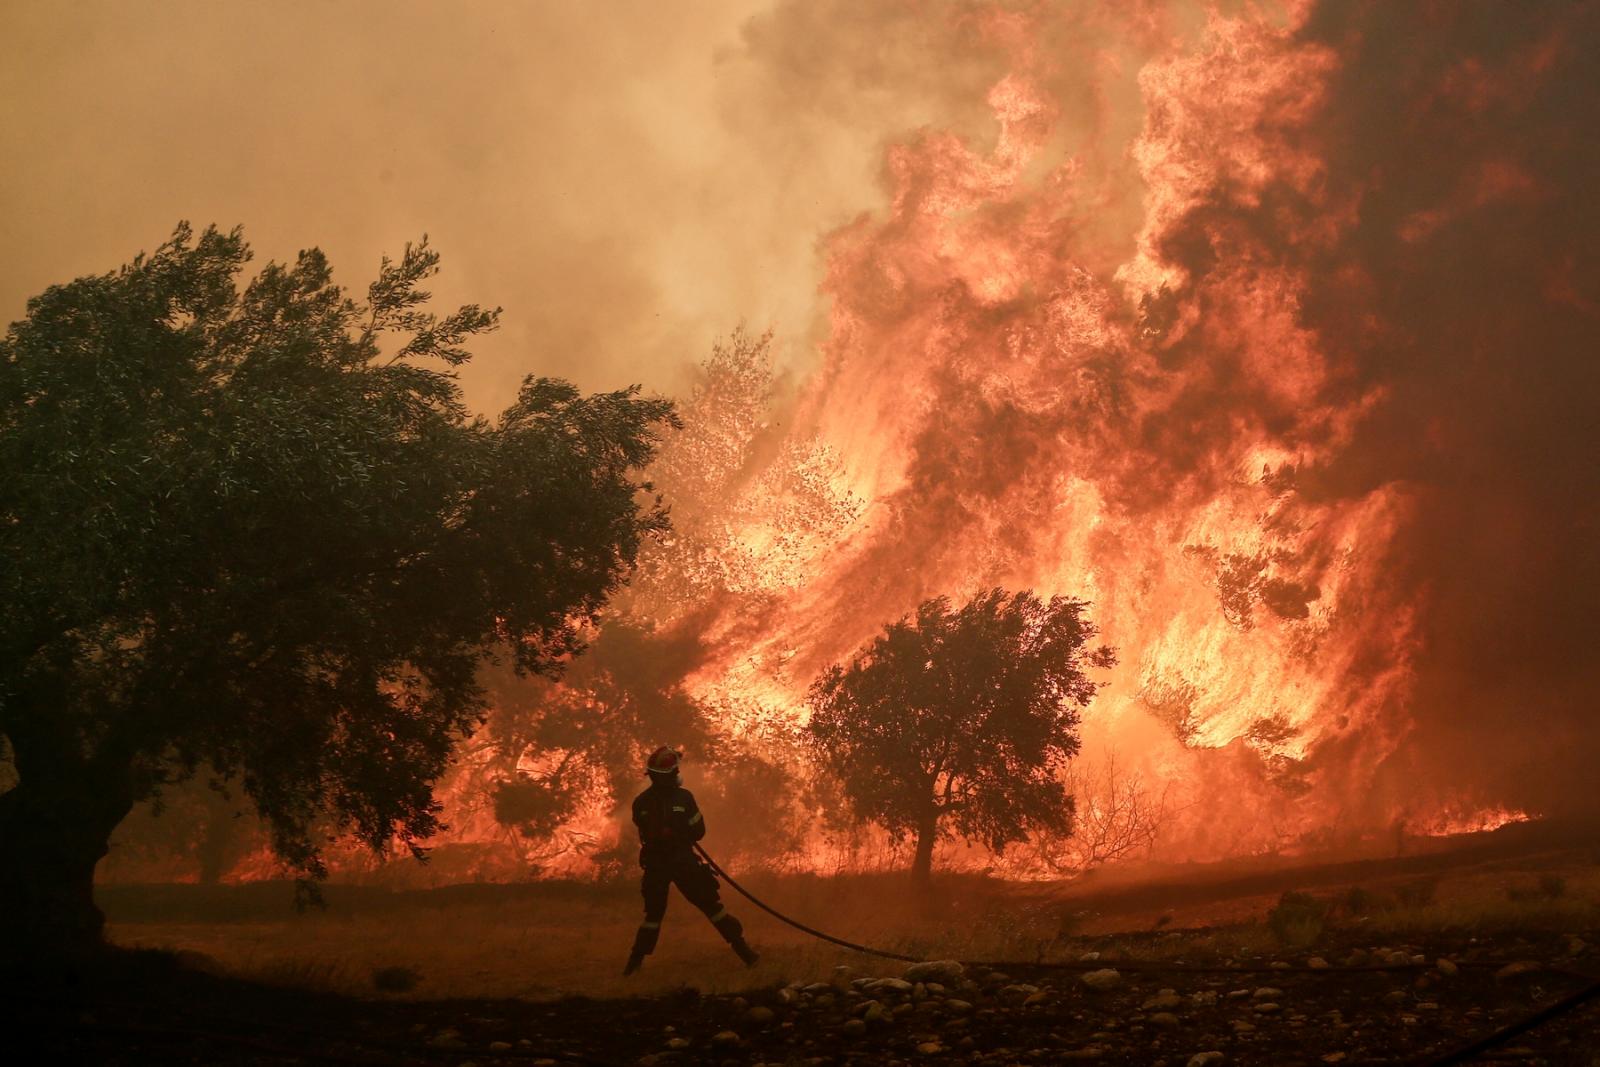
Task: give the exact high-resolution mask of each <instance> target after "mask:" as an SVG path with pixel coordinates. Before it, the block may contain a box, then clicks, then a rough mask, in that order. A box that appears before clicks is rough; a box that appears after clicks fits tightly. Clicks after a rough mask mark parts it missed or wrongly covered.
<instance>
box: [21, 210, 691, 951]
mask: <svg viewBox="0 0 1600 1067" xmlns="http://www.w3.org/2000/svg"><path fill="white" fill-rule="evenodd" d="M248 258H249V250H248V248H247V246H246V245H245V244H244V241H243V239H242V237H241V236H240V234H239V232H238V231H237V230H236V231H234V232H232V233H226V234H224V233H219V232H217V231H216V230H215V229H208V230H206V231H205V232H204V233H203V234H201V235H199V237H198V238H196V237H195V236H194V235H193V233H192V232H191V231H190V229H189V228H188V227H187V226H180V227H179V228H178V230H177V231H176V233H175V234H174V235H173V237H172V239H171V240H170V241H168V242H167V243H166V244H164V245H162V246H161V247H160V248H159V249H158V250H157V251H156V252H155V254H154V255H151V256H148V257H145V256H140V257H139V258H137V259H135V260H134V261H133V263H131V264H130V265H127V266H125V267H123V268H122V269H121V270H120V271H117V272H115V273H110V274H105V275H101V276H97V277H86V278H80V279H78V280H76V281H74V282H71V283H69V284H67V285H62V286H56V287H52V288H50V289H48V290H46V291H45V292H44V293H43V294H41V295H40V296H38V297H36V298H34V299H33V300H32V301H30V302H29V305H28V314H27V317H26V318H25V319H24V320H22V321H20V322H17V323H15V324H13V325H12V326H11V328H10V329H9V331H8V332H7V334H6V336H5V338H4V340H3V341H0V467H3V469H4V470H5V471H6V478H5V480H4V483H3V487H0V560H3V561H4V562H3V566H0V599H3V601H4V602H5V604H6V609H7V610H6V611H5V613H4V615H3V617H0V649H3V652H0V734H3V735H4V738H5V739H6V741H7V742H8V743H9V746H10V749H11V752H12V757H13V762H14V766H15V771H16V774H17V780H16V782H15V784H14V786H13V787H12V788H10V789H9V790H8V791H6V792H5V793H4V794H3V795H0V940H3V941H4V943H5V944H6V945H7V946H8V947H10V948H13V949H16V948H25V947H27V946H30V945H31V946H33V947H35V948H37V949H42V950H46V951H59V950H61V949H70V948H74V947H92V946H94V945H95V944H97V943H98V940H99V934H100V928H101V922H102V920H101V916H100V913H99V911H98V910H97V909H96V907H95V905H94V902H93V899H92V883H93V876H94V869H95V865H96V863H97V862H98V861H99V859H100V858H101V857H102V856H103V855H104V854H105V852H106V846H107V839H108V837H109V835H110V834H111V832H112V830H113V829H114V828H115V827H116V826H117V825H118V824H119V823H120V822H121V821H122V819H123V818H124V816H126V815H127V814H128V812H129V810H130V808H131V807H132V806H133V805H134V804H135V803H136V802H137V801H139V800H141V799H142V798H146V797H149V796H151V795H152V794H154V793H156V792H157V791H158V790H159V789H160V788H161V787H163V786H165V785H169V784H171V783H174V782H176V781H180V780H182V779H184V778H185V777H187V776H190V775H192V774H194V773H195V772H196V770H197V769H198V768H200V767H202V766H209V767H210V768H211V769H212V770H213V771H214V772H215V773H217V774H218V775H221V776H226V777H228V778H230V779H232V780H234V781H237V782H239V783H240V784H241V785H242V788H243V790H244V792H245V794H246V795H247V796H248V797H249V798H250V799H251V801H252V802H253V804H254V807H255V808H256V809H257V811H258V812H259V813H260V814H261V815H262V817H263V818H264V819H265V820H266V821H267V823H268V825H269V826H270V827H271V831H272V838H273V844H274V846H275V848H276V850H277V852H278V853H279V855H281V856H282V857H284V859H285V860H286V861H288V862H289V863H291V864H292V865H294V866H296V867H297V868H298V869H300V870H301V871H302V872H304V873H306V874H308V875H311V876H315V875H318V874H320V873H321V872H322V869H323V868H322V862H321V859H320V851H319V840H320V839H321V837H322V836H323V835H324V834H325V833H328V832H334V831H345V832H349V833H352V834H353V835H354V836H355V837H357V838H358V839H359V840H361V841H362V842H364V843H365V844H367V845H368V846H370V847H372V848H374V849H383V848H385V847H387V846H389V845H390V844H391V843H399V844H404V845H406V846H409V847H410V848H411V849H412V851H413V852H420V845H419V842H420V841H422V840H423V839H425V838H427V837H428V836H429V835H430V834H431V833H433V832H434V831H435V829H437V826H438V819H437V811H438V805H437V803H436V802H435V800H434V798H433V794H432V784H433V782H434V780H435V779H436V778H437V776H438V775H439V774H440V772H441V771H442V769H443V768H444V766H445V764H446V761H447V759H448V758H449V755H450V751H451V747H452V745H453V743H454V742H455V740H456V739H457V738H459V737H460V736H461V735H462V734H463V733H465V732H467V731H468V730H470V729H471V728H472V727H473V726H474V725H475V724H476V723H477V722H479V721H480V719H481V715H482V708H483V701H482V694H481V691H480V684H479V681H478V675H477V670H478V666H479V664H480V662H481V661H482V660H483V659H484V658H485V657H486V656H490V655H492V654H500V655H502V656H503V658H504V659H506V660H507V661H509V662H510V663H512V664H514V666H515V668H516V669H517V670H520V671H523V672H532V673H537V674H546V675H549V674H553V673H556V672H558V671H559V669H560V666H561V664H562V663H563V661H564V660H565V659H566V658H568V657H569V656H571V655H572V654H574V653H576V652H577V651H579V650H580V649H581V647H582V638H581V633H582V631H583V628H584V627H585V626H587V625H588V624H589V623H591V622H592V620H593V617H594V616H595V614H596V613H597V611H598V610H599V608H600V607H601V605H602V604H603V603H604V602H605V601H606V599H607V598H608V597H609V596H610V595H611V593H612V592H613V591H614V590H615V589H616V588H617V587H618V585H619V584H620V583H621V582H622V580H623V579H624V578H625V576H626V575H627V573H628V572H629V569H630V568H631V567H632V565H633V562H634V560H635V558H636V556H637V554H638V551H639V548H640V544H641V541H642V540H643V539H645V538H646V537H647V536H649V535H651V534H653V533H655V532H657V531H660V530H662V529H664V527H665V522H666V520H665V516H664V514H663V511H662V509H661V507H660V505H659V504H658V503H645V504H643V505H641V503H640V495H639V494H640V490H641V489H644V488H646V486H645V485H643V484H642V483H641V482H640V480H639V479H638V477H637V476H636V475H637V472H638V471H639V470H640V469H641V468H643V467H644V466H645V465H646V464H647V463H648V462H649V461H650V459H651V457H652V454H653V452H654V449H655V445H656V442H657V437H658V432H659V430H660V428H661V427H662V426H663V425H664V424H667V423H671V422H672V421H673V418H674V417H673V415H672V409H671V406H670V405H669V404H668V403H666V402H665V401H659V400H646V399H642V398H640V397H639V396H638V395H637V393H636V390H631V389H630V390H625V391H621V392H616V393H609V394H603V395H596V396H589V397H584V396H581V395H580V394H579V393H578V392H577V390H576V389H574V388H573V387H572V386H571V385H568V384H567V383H565V382H559V381H552V380H548V379H533V378H529V379H528V380H526V381H525V382H524V383H523V385H522V388H521V391H520V393H519V395H518V397H517V399H516V402H515V403H514V404H512V405H511V406H510V407H509V408H507V409H506V411H505V412H504V413H503V414H502V415H501V416H500V418H499V419H498V420H497V421H495V422H492V423H491V422H489V421H487V420H484V419H481V418H476V417H473V416H471V415H469V413H468V412H467V410H466V408H465V406H464V405H463V403H462V400H461V395H460V390H459V388H458V386H457V384H456V381H455V377H454V374H453V373H452V368H454V367H456V366H458V365H460V364H462V363H464V362H465V361H466V360H467V359H468V358H469V356H468V353H467V351H466V350H465V348H464V347H463V345H464V344H465V343H466V342H467V341H468V340H469V339H470V338H471V337H472V336H473V335H475V334H478V333H481V332H483V331H485V330H488V329H491V328H492V327H493V326H494V324H495V321H496V317H497V314H498V313H497V311H489V310H485V309H482V308H479V307H476V306H470V305H469V306H467V307H463V308H461V309H459V310H458V311H456V312H454V313H452V314H449V315H447V316H444V317H438V316H435V315H433V314H431V313H429V312H428V311H427V310H426V307H427V301H428V299H429V294H428V293H426V292H425V291H423V290H422V288H421V285H422V284H423V283H424V282H425V281H426V279H427V278H428V277H429V276H431V275H432V274H433V273H435V271H436V270H437V260H438V257H437V255H436V254H435V253H434V252H432V251H431V250H429V249H428V247H427V243H426V240H424V241H423V242H422V243H421V244H419V245H416V246H410V245H408V246H407V248H406V251H405V255H404V256H403V257H402V258H401V260H400V262H398V263H393V262H390V261H388V260H385V261H384V263H383V265H382V268H381V270H380V272H379V276H378V279H377V281H375V282H374V283H373V284H372V286H371V287H370V288H369V289H368V291H367V299H366V301H365V302H364V303H358V302H356V301H355V300H352V299H351V298H349V297H348V296H346V294H345V293H344V291H343V290H342V289H341V288H340V287H338V286H336V285H334V284H333V282H332V281H331V274H330V270H329V267H328V264H327V262H326V260H325V259H324V257H323V256H322V254H321V253H320V252H318V251H316V250H311V251H307V252H302V253H301V254H300V256H299V257H298V259H297V261H296V262H295V263H294V264H293V265H292V266H283V265H278V264H268V265H267V267H266V268H265V269H263V270H262V271H261V272H260V273H259V274H258V275H257V276H256V277H255V278H254V279H253V280H252V281H250V283H249V284H248V285H247V286H246V287H245V288H244V289H243V290H242V291H240V290H239V288H238V287H237V285H236V277H237V275H238V273H239V271H240V269H241V268H242V266H243V264H244V263H245V262H246V260H247V259H248Z"/></svg>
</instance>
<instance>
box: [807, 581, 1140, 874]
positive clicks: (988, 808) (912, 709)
mask: <svg viewBox="0 0 1600 1067" xmlns="http://www.w3.org/2000/svg"><path fill="white" fill-rule="evenodd" d="M1087 607H1088V605H1087V604H1086V603H1085V602H1083V601H1081V600H1073V599H1069V598H1066V597H1059V596H1058V597H1052V598H1051V599H1050V600H1049V601H1042V600H1040V599H1039V598H1038V597H1037V596H1035V595H1034V594H1033V593H1031V592H1026V591H1024V592H1019V593H1008V592H1006V591H1005V590H1003V589H991V590H988V591H986V592H984V593H981V594H979V595H978V596H976V597H974V598H973V599H972V600H971V601H969V602H968V603H966V604H965V605H963V606H962V607H960V608H956V609H952V607H951V605H950V601H949V600H948V599H946V598H945V597H935V598H933V599H931V600H925V601H923V602H922V603H921V604H920V605H919V606H918V607H917V610H916V613H915V615H913V616H908V617H906V618H903V619H901V620H899V621H898V622H894V623H891V624H889V625H888V626H886V627H885V628H884V631H883V633H882V634H880V635H879V636H878V637H876V638H875V639H874V640H873V641H872V643H871V644H869V645H867V646H866V647H865V648H863V649H862V650H861V651H860V652H858V653H857V654H856V656H855V657H854V658H853V659H852V660H851V661H850V662H849V663H848V664H845V665H842V666H834V667H831V668H829V669H828V670H827V671H825V672H823V674H822V675H821V677H819V678H818V679H817V680H816V681H815V683H813V685H812V686H811V691H810V706H811V719H810V721H809V723H808V724H807V726H806V730H805V736H806V740H807V742H808V744H809V745H810V747H811V749H812V750H813V753H814V754H815V755H816V757H817V758H818V759H819V761H820V762H821V763H822V764H823V766H825V767H826V768H828V769H829V770H830V771H831V772H832V773H834V774H836V775H837V776H838V777H839V779H840V781H841V783H842V784H843V788H844V793H845V796H846V798H847V800H848V802H849V804H850V805H851V807H852V809H853V811H854V813H855V815H856V816H857V817H858V818H860V819H862V820H865V821H871V822H875V823H878V824H880V825H882V826H883V827H884V828H885V829H887V830H888V831H889V833H890V834H891V835H892V836H893V837H895V838H896V839H903V838H905V837H906V836H908V835H911V836H915V838H916V841H917V852H916V860H915V863H914V865H913V868H912V870H913V875H914V877H915V878H916V879H917V880H918V881H919V882H926V880H927V878H928V876H929V873H930V871H931V867H932V858H933V847H934V844H935V842H936V841H937V840H938V838H939V837H940V836H945V835H951V834H953V835H955V836H958V837H961V838H963V839H965V840H968V841H976V842H979V843H981V844H983V845H985V846H987V847H988V848H990V849H992V850H994V851H996V852H998V851H1001V850H1002V849H1004V848H1005V847H1006V846H1007V845H1008V844H1011V843H1013V842H1016V841H1019V840H1021V839H1022V838H1023V837H1024V836H1025V835H1026V834H1027V832H1028V831H1029V830H1030V829H1032V828H1036V827H1037V828H1050V829H1058V830H1059V829H1065V828H1067V827H1069V826H1070V824H1071V818H1072V798H1071V797H1070V796H1069V795H1068V793H1067V789H1066V786H1065V785H1064V784H1063V781H1062V776H1061V773H1060V772H1061V771H1062V770H1063V768H1064V766H1065V764H1066V762H1067V761H1068V760H1069V759H1071V758H1072V756H1073V755H1075V754H1076V753H1077V751H1078V736H1077V726H1078V722H1079V712H1080V709H1081V708H1083V707H1085V706H1086V705H1088V703H1089V702H1090V700H1091V699H1092V698H1093V696H1094V693H1095V690H1096V688H1097V686H1096V683H1095V682H1094V681H1093V680H1092V679H1091V678H1090V676H1089V673H1088V670H1089V668H1093V667H1109V666H1111V665H1112V664H1113V663H1115V661H1116V660H1115V653H1114V652H1113V651H1112V650H1111V649H1109V648H1105V647H1096V648H1090V647H1089V646H1090V643H1091V642H1092V641H1093V640H1094V638H1095V636H1096V635H1097V632H1098V631H1097V630H1096V628H1095V626H1094V624H1093V623H1092V622H1090V621H1089V619H1088V618H1087V617H1086V616H1085V609H1086V608H1087Z"/></svg>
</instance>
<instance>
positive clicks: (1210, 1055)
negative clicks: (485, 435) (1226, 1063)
mask: <svg viewBox="0 0 1600 1067" xmlns="http://www.w3.org/2000/svg"><path fill="white" fill-rule="evenodd" d="M1225 1059H1227V1057H1226V1056H1224V1055H1223V1054H1222V1053H1220V1052H1215V1051H1213V1052H1196V1053H1195V1054H1194V1055H1193V1056H1190V1057H1189V1067H1211V1064H1213V1063H1221V1062H1222V1061H1223V1060H1225Z"/></svg>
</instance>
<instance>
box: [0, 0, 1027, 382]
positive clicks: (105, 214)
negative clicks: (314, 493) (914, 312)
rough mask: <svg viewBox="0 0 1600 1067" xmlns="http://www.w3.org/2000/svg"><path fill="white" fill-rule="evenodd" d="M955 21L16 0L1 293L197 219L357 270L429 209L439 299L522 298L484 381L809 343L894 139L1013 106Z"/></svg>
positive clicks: (482, 370) (8, 35)
mask: <svg viewBox="0 0 1600 1067" xmlns="http://www.w3.org/2000/svg"><path fill="white" fill-rule="evenodd" d="M955 32H956V30H955V28H953V27H952V26H950V25H949V24H948V23H947V22H946V21H945V20H942V19H924V18H921V17H919V16H918V13H917V11H916V10H915V6H914V5H905V4H899V3H894V4H886V5H883V6H881V7H877V8H873V9H872V10H864V5H857V4H852V3H817V4H801V5H785V6H784V7H783V8H782V9H781V10H775V9H774V5H773V4H771V3H768V2H761V0H755V2H750V0H743V2H741V0H715V2H713V0H699V2H695V3H688V4H660V3H652V2H616V3H604V4H589V3H577V2H570V3H520V2H501V3H479V4H472V5H465V6H463V5H455V4H435V3H418V2H398V3H396V2H392V0H383V2H349V3H338V4H324V3H311V2H292V0H291V2H284V3H271V4H254V3H243V2H240V3H214V2H209V0H208V2H197V3H183V2H172V3H160V4H125V3H115V2H105V3H96V2H86V3H73V4H59V3H54V2H51V0H40V2H26V0H24V2H19V3H9V4H6V5H4V6H3V8H0V155H3V157H4V158H5V160H6V162H5V165H4V167H3V168H0V204H3V206H4V210H3V211H0V239H3V241H4V243H5V246H6V247H7V248H8V249H10V250H11V254H9V255H7V256H6V257H5V261H4V264H3V265H0V314H3V315H4V316H5V318H6V320H7V321H10V320H11V319H14V318H17V317H19V316H20V315H21V312H22V308H23V303H24V301H25V300H26V299H27V297H28V296H30V295H32V294H33V293H35V292H37V291H39V290H40V289H41V288H43V287H44V286H45V285H48V284H51V283H53V282H57V281H63V280H66V279H68V278H70V277H74V276H77V275H79V274H83V273H89V272H97V271H102V270H106V269H110V268H112V267H114V266H116V265H117V264H119V263H121V262H123V261H125V260H126V259H127V258H129V257H130V256H131V255H132V254H133V253H135V252H137V251H139V250H141V249H149V248H152V247H153V246H154V245H156V244H157V243H159V242H160V240H161V239H162V238H163V237H164V236H165V235H166V234H167V233H169V232H170V230H171V227H172V225H173V223H175V222H176V221H177V220H178V219H189V220H191V221H193V222H194V223H195V224H196V225H204V224H207V223H212V222H215V223H217V224H219V225H221V226H224V227H227V226H232V225H234V224H242V225H244V227H245V232H246V236H247V237H248V238H249V239H250V240H251V242H252V243H253V245H254V247H255V249H256V252H257V257H258V260H263V259H265V258H268V257H272V258H278V259H283V258H285V257H290V256H292V255H293V254H294V253H295V251H297V250H298V249H300V248H302V247H306V246H310V245H318V246H320V247H322V248H323V249H324V250H325V251H326V252H328V253H329V255H330V257H331V258H332V262H333V264H334V268H335V270H336V272H338V273H337V276H338V277H339V278H341V279H342V280H343V281H344V282H345V283H346V284H348V285H352V286H357V287H359V286H362V285H364V284H365V282H366V280H368V279H369V278H370V276H371V274H372V272H373V271H374V269H375V267H376V264H377V262H378V258H379V256H380V255H382V254H383V253H385V252H389V253H398V251H399V249H400V248H401V247H402V246H403V244H404V242H405V241H406V240H408V239H411V238H414V237H415V236H417V235H419V234H421V233H423V232H427V233H428V234H429V236H430V237H431V239H432V241H433V243H434V245H435V247H437V248H438V249H439V250H440V251H441V252H442V253H443V254H444V257H445V259H444V267H445V273H444V275H443V276H442V280H441V282H440V284H439V285H438V286H437V287H436V292H437V293H438V294H439V295H440V296H441V297H443V298H446V299H450V300H455V301H467V300H471V301H477V302H481V303H487V304H491V305H492V304H499V305H502V306H504V307H505V309H506V313H505V317H504V327H503V329H502V331H501V332H500V334H498V335H497V336H495V337H492V338H490V339H488V340H487V341H486V342H484V343H483V344H482V345H481V346H480V352H481V357H480V359H479V360H478V361H477V363H476V364H475V365H473V366H472V367H470V368H469V369H468V370H467V371H466V373H465V381H466V383H467V386H468V388H469V391H470V394H471V398H472V399H473V400H474V401H475V402H477V403H479V404H481V405H483V406H485V407H494V406H498V405H499V404H501V403H502V402H503V401H505V400H506V399H508V397H509V394H510V392H511V390H512V389H513V387H514V385H515V383H516V381H517V380H518V379H520V377H521V376H522V375H523V374H524V373H527V372H529V371H538V372H541V373H553V374H559V375H563V376H568V377H571V378H573V379H575V380H576V381H578V383H579V384H580V385H583V386H585V387H588V388H614V387H616V386H618V385H622V384H627V383H629V382H632V381H642V382H644V383H645V384H647V385H648V386H652V387H658V388H669V387H673V386H676V385H678V384H680V382H679V375H681V373H682V370H683V368H684V367H685V366H687V365H688V364H689V363H690V362H692V361H693V360H695V359H698V358H700V357H701V356H702V355H703V354H704V352H705V351H706V350H707V348H708V347H709V344H710V342H711V339H712V338H713V337H714V336H715V335H718V334H721V333H724V332H726V331H727V330H728V329H729V328H731V327H732V326H733V325H735V324H736V323H737V322H738V321H740V320H741V319H746V320H748V321H749V322H750V323H751V324H752V325H758V326H765V325H768V324H770V325H774V326H776V327H778V329H779V331H780V343H781V344H782V345H783V346H784V352H785V354H786V356H787V357H789V358H790V359H791V360H795V361H797V362H801V363H803V362H804V360H805V358H806V357H805V352H806V351H807V348H808V344H807V342H808V341H809V340H811V339H812V334H813V331H814V329H815V326H816V312H817V297H816V289H817V285H816V283H817V280H818V278H819V277H820V265H819V257H818V241H819V239H820V238H821V237H822V235H823V234H825V233H826V232H827V231H828V230H830V229H832V228H833V227H835V226H837V225H839V224H841V223H843V222H846V221H848V220H849V219H850V218H851V217H853V216H854V215H856V214H857V213H859V212H862V211H865V210H869V209H871V208H873V207H875V206H877V205H878V203H879V201H880V200H881V193H880V183H879V181H878V175H879V170H880V168H881V165H882V146H883V144H884V143H885V141H886V140H887V139H888V138H889V137H890V136H891V135H897V134H900V133H902V132H903V131H906V130H908V129H913V128H915V127H918V126H920V125H923V124H927V123H937V124H939V125H940V126H943V127H954V128H957V129H961V130H962V131H963V132H965V133H970V134H972V135H974V136H980V137H981V136H982V135H983V134H984V132H985V127H986V126H992V122H991V121H990V119H989V116H988V114H987V111H986V109H984V107H983V88H984V86H985V85H986V84H987V83H988V81H990V80H992V79H993V77H994V76H995V75H996V71H997V68H996V64H995V59H994V57H993V56H992V55H989V54H986V52H985V50H984V49H982V48H968V49H958V48H956V47H955V42H954V41H953V39H952V37H953V34H954V33H955ZM934 56H939V57H942V58H941V61H940V62H939V63H937V64H931V63H930V62H929V60H930V58H931V57H934Z"/></svg>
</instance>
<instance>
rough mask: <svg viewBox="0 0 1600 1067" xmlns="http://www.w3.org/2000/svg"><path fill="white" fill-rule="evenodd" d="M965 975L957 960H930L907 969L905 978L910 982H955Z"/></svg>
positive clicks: (963, 968)
mask: <svg viewBox="0 0 1600 1067" xmlns="http://www.w3.org/2000/svg"><path fill="white" fill-rule="evenodd" d="M965 973H966V968H965V967H963V966H961V964H960V963H958V962H957V961H955V960H928V961H927V962H925V963H913V964H912V965H911V966H909V967H907V968H906V971H905V974H904V975H903V977H904V978H905V980H906V981H908V982H954V981H956V980H957V979H958V978H960V977H961V976H962V975H963V974H965Z"/></svg>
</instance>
